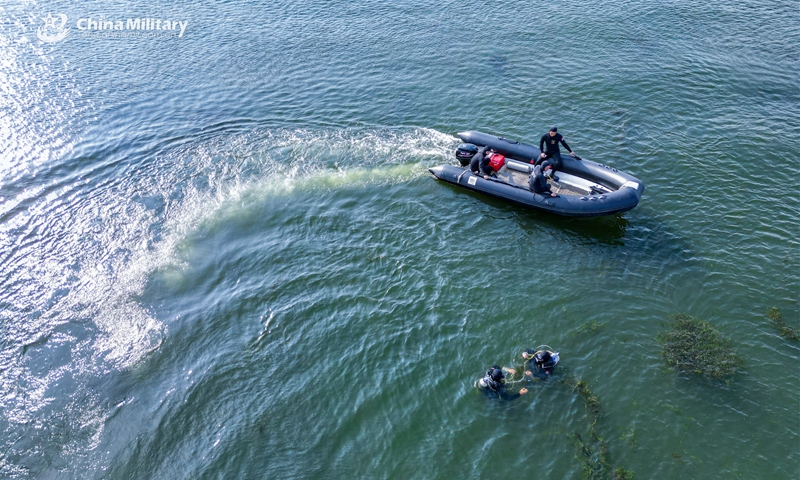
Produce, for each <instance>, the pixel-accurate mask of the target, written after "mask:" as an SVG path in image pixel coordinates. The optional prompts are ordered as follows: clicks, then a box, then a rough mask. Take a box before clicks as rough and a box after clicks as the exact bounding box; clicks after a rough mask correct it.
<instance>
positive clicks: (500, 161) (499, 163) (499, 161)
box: [489, 153, 506, 172]
mask: <svg viewBox="0 0 800 480" xmlns="http://www.w3.org/2000/svg"><path fill="white" fill-rule="evenodd" d="M505 164H506V157H504V156H502V155H500V154H499V153H495V154H494V155H492V158H491V159H490V160H489V166H490V167H492V170H494V171H495V172H497V171H500V169H501V168H503V165H505Z"/></svg>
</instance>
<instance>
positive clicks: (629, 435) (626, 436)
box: [619, 425, 636, 448]
mask: <svg viewBox="0 0 800 480" xmlns="http://www.w3.org/2000/svg"><path fill="white" fill-rule="evenodd" d="M619 439H620V440H627V443H628V445H630V447H631V448H634V447H635V446H636V428H635V427H634V426H633V425H631V428H630V430H628V431H627V432H625V431H623V432H622V435H620V436H619Z"/></svg>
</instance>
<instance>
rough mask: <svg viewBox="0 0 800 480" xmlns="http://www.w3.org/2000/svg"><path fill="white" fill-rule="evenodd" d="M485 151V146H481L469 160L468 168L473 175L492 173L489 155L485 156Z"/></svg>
mask: <svg viewBox="0 0 800 480" xmlns="http://www.w3.org/2000/svg"><path fill="white" fill-rule="evenodd" d="M485 151H486V147H483V148H481V149H480V150H478V153H476V154H475V155H473V156H472V159H471V160H470V161H469V170H470V171H471V172H472V173H474V174H475V175H478V174H479V173H480V174H482V175H491V174H492V168H491V167H490V166H489V157H488V156H486V154H485ZM487 172H488V173H487Z"/></svg>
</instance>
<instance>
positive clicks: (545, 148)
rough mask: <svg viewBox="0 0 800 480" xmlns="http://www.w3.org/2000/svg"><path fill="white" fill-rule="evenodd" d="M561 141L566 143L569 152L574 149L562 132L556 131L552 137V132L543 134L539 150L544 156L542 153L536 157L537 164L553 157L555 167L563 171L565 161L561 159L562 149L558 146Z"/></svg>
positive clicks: (565, 146) (562, 143)
mask: <svg viewBox="0 0 800 480" xmlns="http://www.w3.org/2000/svg"><path fill="white" fill-rule="evenodd" d="M559 143H560V144H561V145H564V148H566V149H567V151H568V152H571V151H572V149H571V148H569V145H567V142H566V140H564V137H563V136H562V135H561V134H560V133H556V134H555V135H553V136H552V137H551V136H550V132H547V133H545V134H544V135H542V138H540V139H539V150H541V151H542V152H543V153H544V157H542V156H541V155H540V156H539V158H537V159H536V163H535V164H536V165H539V164H540V163H542V162H543V161H545V160H547V159H548V158H552V159H553V160H552V162H551V163H552V164H553V169H554V170H558V171H562V170H563V167H564V163H563V162H562V161H561V149H559V148H558V144H559Z"/></svg>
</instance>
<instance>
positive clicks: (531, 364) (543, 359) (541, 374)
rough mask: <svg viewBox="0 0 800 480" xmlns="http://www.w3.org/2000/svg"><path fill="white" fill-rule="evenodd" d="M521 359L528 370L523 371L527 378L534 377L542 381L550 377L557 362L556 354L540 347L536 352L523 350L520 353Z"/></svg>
mask: <svg viewBox="0 0 800 480" xmlns="http://www.w3.org/2000/svg"><path fill="white" fill-rule="evenodd" d="M522 358H524V359H525V362H526V366H527V367H528V368H529V370H525V375H527V376H529V377H534V376H535V377H537V378H540V379H542V380H545V379H547V378H549V377H550V374H551V373H553V369H554V368H556V365H558V361H559V356H558V352H553V351H550V350H547V349H544V348H541V347H539V348H538V349H536V350H533V349H528V350H525V351H524V352H522Z"/></svg>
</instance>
